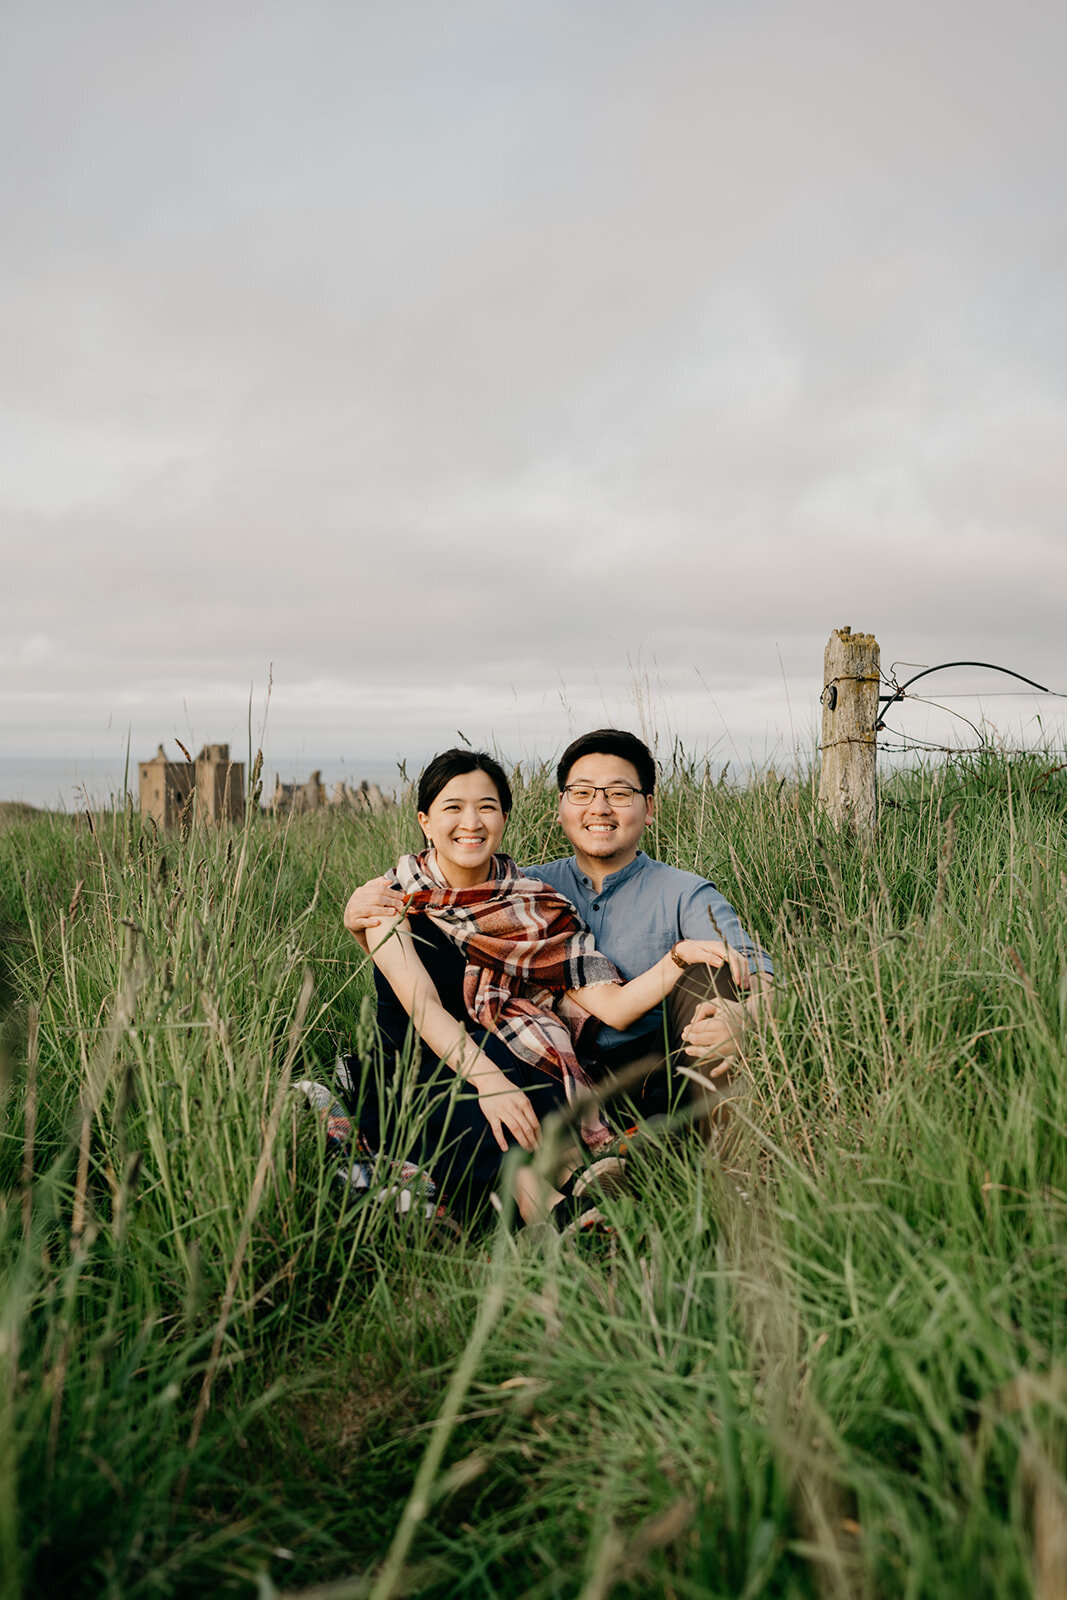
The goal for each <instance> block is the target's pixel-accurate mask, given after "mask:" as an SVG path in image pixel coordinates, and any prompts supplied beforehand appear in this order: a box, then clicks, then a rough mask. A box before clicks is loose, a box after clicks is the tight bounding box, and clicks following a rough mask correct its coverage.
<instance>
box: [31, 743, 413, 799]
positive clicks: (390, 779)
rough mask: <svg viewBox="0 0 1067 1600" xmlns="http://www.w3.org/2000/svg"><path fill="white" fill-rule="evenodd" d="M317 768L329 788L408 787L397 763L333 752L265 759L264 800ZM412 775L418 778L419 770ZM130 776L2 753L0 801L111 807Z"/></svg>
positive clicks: (119, 764) (68, 760)
mask: <svg viewBox="0 0 1067 1600" xmlns="http://www.w3.org/2000/svg"><path fill="white" fill-rule="evenodd" d="M194 753H195V752H194ZM154 754H155V752H154V751H153V750H148V751H145V753H144V759H146V760H147V759H148V758H149V757H150V756H152V755H154ZM175 754H176V752H175ZM178 759H179V760H180V759H181V758H180V757H178ZM246 766H247V763H246ZM316 768H318V770H319V771H320V772H321V773H322V781H323V783H324V784H326V786H327V787H329V786H330V785H331V784H337V783H342V782H344V781H346V780H347V782H348V783H349V784H351V785H352V786H353V787H356V786H358V785H359V784H360V783H361V782H364V781H366V782H367V783H376V784H378V786H379V788H381V789H382V790H383V791H384V792H385V793H386V794H398V793H399V792H400V791H401V790H402V789H403V786H404V785H403V780H402V778H401V775H400V772H399V769H398V768H397V764H396V762H395V761H392V762H384V761H381V760H378V761H365V762H351V761H338V760H331V759H330V758H329V757H327V756H321V757H319V756H300V757H298V758H295V759H294V758H291V757H288V756H286V757H282V756H271V757H269V758H268V757H264V762H263V798H264V800H267V799H269V798H270V796H271V795H272V794H273V792H274V775H275V773H277V774H278V776H279V777H280V778H281V780H282V782H283V783H292V782H294V781H296V782H299V783H304V782H306V781H307V779H308V778H310V776H311V774H312V772H314V771H315V769H316ZM247 776H248V774H247V771H246V773H245V777H246V778H247ZM412 776H414V777H417V776H418V770H417V769H415V771H414V772H413V773H412ZM124 777H125V762H124V761H123V760H118V761H113V760H110V759H107V758H102V757H99V756H69V757H65V756H0V800H22V801H24V802H25V803H26V804H27V805H31V806H40V807H41V808H42V809H44V810H48V811H80V810H81V809H82V808H83V807H84V805H85V803H86V798H88V800H89V801H90V803H91V804H92V805H93V806H106V805H108V804H110V802H111V799H112V797H113V796H117V797H119V798H120V799H121V797H122V794H123V788H124ZM128 784H129V788H130V791H131V792H132V793H133V794H134V795H136V793H137V762H135V761H133V760H131V762H130V772H129V778H128Z"/></svg>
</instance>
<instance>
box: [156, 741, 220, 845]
mask: <svg viewBox="0 0 1067 1600" xmlns="http://www.w3.org/2000/svg"><path fill="white" fill-rule="evenodd" d="M140 791H141V815H142V817H151V818H152V819H153V821H154V822H155V823H156V825H157V826H158V827H160V828H171V827H173V826H174V824H175V823H176V822H179V821H180V820H182V818H183V817H193V816H195V817H196V818H197V819H198V820H199V821H200V822H210V823H214V824H219V823H222V822H242V821H243V820H244V814H245V768H244V762H243V761H231V760H230V747H229V745H228V744H206V745H205V746H204V748H203V749H202V750H201V752H200V754H199V755H198V756H197V758H196V760H195V761H168V760H167V754H166V751H165V750H164V749H163V746H162V745H160V747H159V749H158V751H157V752H156V754H155V755H154V756H153V757H152V760H151V761H142V762H141V763H140Z"/></svg>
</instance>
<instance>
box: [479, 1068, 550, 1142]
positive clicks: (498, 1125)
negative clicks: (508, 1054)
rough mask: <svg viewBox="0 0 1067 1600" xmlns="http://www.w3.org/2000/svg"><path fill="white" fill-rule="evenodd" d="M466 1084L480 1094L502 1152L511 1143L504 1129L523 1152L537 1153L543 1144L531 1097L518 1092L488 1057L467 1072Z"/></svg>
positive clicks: (485, 1115)
mask: <svg viewBox="0 0 1067 1600" xmlns="http://www.w3.org/2000/svg"><path fill="white" fill-rule="evenodd" d="M466 1078H467V1082H468V1083H469V1084H470V1085H471V1087H472V1088H474V1089H477V1091H478V1109H479V1111H480V1112H481V1113H482V1115H483V1116H484V1118H485V1120H486V1122H488V1124H489V1126H490V1128H491V1129H492V1130H493V1138H494V1139H495V1140H496V1142H497V1144H498V1145H499V1146H500V1148H501V1150H506V1149H507V1147H508V1141H507V1140H506V1139H505V1137H504V1129H505V1128H507V1130H508V1132H509V1133H510V1134H511V1135H512V1137H513V1138H515V1139H517V1140H518V1142H519V1143H520V1144H521V1145H522V1148H523V1149H524V1150H529V1151H531V1152H532V1151H534V1150H536V1149H537V1146H538V1145H539V1144H540V1142H541V1124H540V1123H539V1122H538V1120H537V1113H536V1112H535V1111H534V1108H533V1106H532V1105H531V1104H530V1101H529V1098H528V1096H526V1095H524V1094H523V1092H522V1090H521V1089H516V1088H515V1086H514V1084H512V1083H511V1082H510V1080H509V1079H508V1077H507V1074H506V1073H503V1072H501V1070H500V1068H499V1067H497V1066H494V1065H493V1063H492V1062H491V1061H490V1060H489V1058H488V1056H482V1057H481V1058H480V1060H479V1061H478V1062H477V1063H476V1064H475V1066H474V1067H473V1068H472V1069H471V1070H470V1071H469V1072H467V1073H466Z"/></svg>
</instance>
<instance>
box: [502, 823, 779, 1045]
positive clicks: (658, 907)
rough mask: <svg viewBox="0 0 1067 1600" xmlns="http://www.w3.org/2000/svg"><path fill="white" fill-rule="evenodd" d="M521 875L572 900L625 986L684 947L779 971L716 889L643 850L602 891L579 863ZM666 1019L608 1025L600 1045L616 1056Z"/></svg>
mask: <svg viewBox="0 0 1067 1600" xmlns="http://www.w3.org/2000/svg"><path fill="white" fill-rule="evenodd" d="M522 870H523V872H524V873H525V875H526V876H527V877H528V878H540V879H541V881H542V882H543V883H547V884H550V885H551V887H552V888H553V889H556V890H557V891H558V892H559V893H560V894H562V895H566V897H567V899H568V900H569V901H570V902H571V904H572V905H573V906H575V907H576V909H577V911H578V914H579V916H580V917H581V919H582V921H583V922H584V923H585V924H586V926H587V927H588V928H589V929H590V931H591V932H592V934H593V937H594V938H595V939H596V947H597V949H598V950H602V951H603V953H604V954H605V955H606V956H607V957H608V959H609V960H610V961H613V962H614V963H615V965H616V966H617V967H618V969H619V971H620V972H621V973H622V975H623V977H624V978H626V979H630V978H636V977H637V975H638V974H639V973H641V972H647V970H648V968H649V967H651V966H652V965H653V964H654V963H655V962H657V961H658V960H659V959H660V957H661V956H665V955H666V954H667V951H668V950H669V949H670V948H671V945H673V944H676V943H677V942H678V940H679V939H721V940H722V942H723V944H728V945H731V946H732V947H733V948H734V949H735V950H739V951H740V952H741V954H742V955H745V956H747V957H748V964H749V967H750V969H751V970H752V971H753V972H755V971H757V970H760V969H762V971H764V972H768V973H772V972H773V971H774V968H773V966H772V964H771V958H770V956H769V955H768V954H767V952H766V951H765V950H763V949H761V948H760V946H759V945H758V944H757V943H756V942H755V940H754V939H751V938H750V937H749V935H748V934H747V933H746V932H745V930H744V928H743V927H742V926H741V920H740V918H739V917H738V915H737V912H736V911H735V910H734V908H733V906H732V905H731V904H730V902H729V901H728V900H726V899H724V897H723V896H722V895H721V894H720V893H719V891H718V889H716V887H715V885H714V884H713V883H709V882H708V880H707V878H698V877H697V875H696V873H694V872H682V871H681V869H680V868H678V867H669V866H668V865H667V863H666V862H665V861H653V859H652V858H651V856H646V855H645V853H644V851H643V850H639V851H638V852H637V855H636V857H635V858H634V860H633V861H631V862H630V864H629V865H628V866H625V867H622V868H621V869H620V871H618V872H612V873H609V874H608V876H607V877H606V878H605V879H604V883H603V886H602V887H601V888H600V889H599V890H598V889H595V888H594V887H593V880H592V878H588V877H586V876H585V874H584V873H583V872H580V871H579V869H578V863H577V861H576V860H575V858H574V856H568V857H566V858H565V859H564V860H562V861H546V862H543V863H542V864H541V865H540V866H536V867H523V869H522ZM660 1013H661V1008H660V1007H659V1006H656V1008H655V1009H654V1010H653V1011H649V1012H646V1014H645V1015H644V1016H643V1017H641V1018H639V1020H638V1021H637V1022H635V1023H634V1025H633V1027H632V1028H628V1029H626V1030H625V1032H619V1031H618V1030H617V1029H615V1028H609V1027H608V1026H607V1025H606V1024H604V1025H603V1026H602V1027H601V1029H600V1033H599V1035H598V1043H599V1044H600V1046H601V1048H602V1049H605V1050H610V1049H613V1048H614V1047H615V1046H616V1045H620V1044H623V1043H625V1041H627V1040H629V1039H637V1038H640V1037H641V1036H642V1035H643V1034H646V1033H652V1032H653V1031H655V1030H656V1029H657V1028H659V1027H661V1026H662V1023H661V1015H660Z"/></svg>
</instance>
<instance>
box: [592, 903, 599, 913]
mask: <svg viewBox="0 0 1067 1600" xmlns="http://www.w3.org/2000/svg"><path fill="white" fill-rule="evenodd" d="M593 910H594V911H599V910H600V902H599V901H597V903H596V905H595V906H594V907H593Z"/></svg>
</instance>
